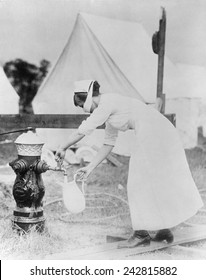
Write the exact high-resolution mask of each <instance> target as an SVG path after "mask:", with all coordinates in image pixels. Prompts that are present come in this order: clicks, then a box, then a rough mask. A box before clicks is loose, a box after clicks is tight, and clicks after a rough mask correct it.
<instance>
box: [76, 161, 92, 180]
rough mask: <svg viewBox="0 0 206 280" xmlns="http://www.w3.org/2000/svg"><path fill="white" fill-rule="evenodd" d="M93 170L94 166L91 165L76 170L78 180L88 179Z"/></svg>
mask: <svg viewBox="0 0 206 280" xmlns="http://www.w3.org/2000/svg"><path fill="white" fill-rule="evenodd" d="M92 171H93V168H91V167H90V166H89V165H87V166H86V167H82V168H80V169H78V170H77V172H76V174H77V176H78V177H77V180H80V181H86V180H87V178H88V177H89V175H90V174H91V172H92Z"/></svg>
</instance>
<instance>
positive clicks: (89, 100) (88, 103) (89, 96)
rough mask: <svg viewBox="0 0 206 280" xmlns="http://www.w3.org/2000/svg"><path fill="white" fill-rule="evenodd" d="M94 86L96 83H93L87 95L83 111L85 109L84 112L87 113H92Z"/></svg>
mask: <svg viewBox="0 0 206 280" xmlns="http://www.w3.org/2000/svg"><path fill="white" fill-rule="evenodd" d="M93 85H94V82H91V85H90V87H89V89H88V94H87V99H86V101H85V102H84V106H83V109H84V112H85V113H90V112H91V108H92V101H93V100H92V95H93Z"/></svg>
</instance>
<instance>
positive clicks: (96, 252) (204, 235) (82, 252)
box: [45, 226, 206, 260]
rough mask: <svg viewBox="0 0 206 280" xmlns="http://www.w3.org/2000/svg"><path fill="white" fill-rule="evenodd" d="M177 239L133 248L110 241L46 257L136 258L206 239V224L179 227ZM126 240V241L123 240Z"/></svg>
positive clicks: (86, 258) (175, 234)
mask: <svg viewBox="0 0 206 280" xmlns="http://www.w3.org/2000/svg"><path fill="white" fill-rule="evenodd" d="M174 236H175V239H174V242H173V243H170V244H167V243H164V242H153V241H152V242H151V244H150V246H145V247H136V248H132V249H128V248H122V249H117V246H118V244H120V243H121V242H122V241H120V242H115V243H108V244H106V243H105V244H104V245H101V246H97V247H89V248H86V249H79V250H75V251H73V252H72V251H70V252H66V253H61V254H53V255H48V256H46V257H45V259H58V260H64V259H67V260H68V259H74V260H80V259H81V260H83V259H84V260H90V259H95V260H107V259H109V260H119V259H134V258H135V256H138V255H139V254H143V253H149V252H153V251H156V250H161V249H166V248H169V247H172V246H176V245H180V244H186V243H190V242H195V241H200V240H204V239H206V226H195V227H185V228H182V229H177V230H176V231H175V233H174ZM123 242H124V241H123Z"/></svg>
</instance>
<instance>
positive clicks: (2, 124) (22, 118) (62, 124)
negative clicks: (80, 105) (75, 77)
mask: <svg viewBox="0 0 206 280" xmlns="http://www.w3.org/2000/svg"><path fill="white" fill-rule="evenodd" d="M87 117H88V115H74V114H68V115H67V114H47V115H43V114H38V115H1V114H0V129H4V130H6V131H11V130H14V129H24V128H27V127H33V128H65V129H68V128H71V129H74V128H78V127H79V125H80V124H81V123H82V121H83V120H85V119H86V118H87ZM165 117H166V118H167V119H168V120H170V121H171V122H172V123H173V124H174V125H175V114H167V115H165ZM104 128H105V125H102V126H99V127H98V129H104Z"/></svg>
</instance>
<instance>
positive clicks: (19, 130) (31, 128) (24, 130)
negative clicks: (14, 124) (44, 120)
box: [0, 127, 35, 135]
mask: <svg viewBox="0 0 206 280" xmlns="http://www.w3.org/2000/svg"><path fill="white" fill-rule="evenodd" d="M30 130H31V131H32V130H35V128H33V127H27V128H24V129H18V130H12V131H7V132H3V133H0V135H5V134H11V133H17V132H27V131H30Z"/></svg>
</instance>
